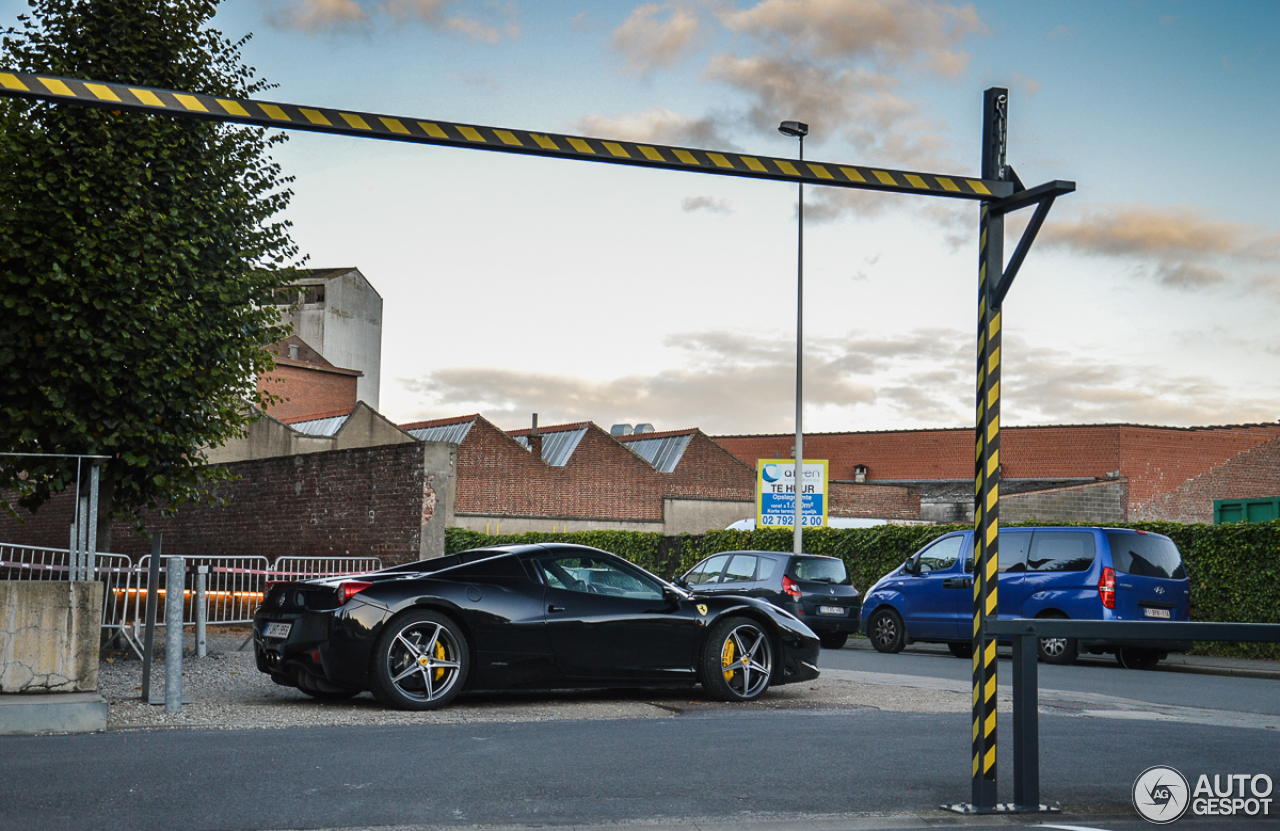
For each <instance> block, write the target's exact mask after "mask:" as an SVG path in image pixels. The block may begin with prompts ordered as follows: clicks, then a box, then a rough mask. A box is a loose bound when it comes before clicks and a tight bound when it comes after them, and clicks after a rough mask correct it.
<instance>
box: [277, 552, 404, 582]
mask: <svg viewBox="0 0 1280 831" xmlns="http://www.w3.org/2000/svg"><path fill="white" fill-rule="evenodd" d="M380 568H382V560H380V559H378V558H377V557H277V558H276V564H275V567H274V568H273V569H272V576H273V577H274V578H276V579H279V578H282V577H297V578H302V579H306V578H309V577H328V576H331V575H334V574H362V573H364V572H367V571H377V570H378V569H380Z"/></svg>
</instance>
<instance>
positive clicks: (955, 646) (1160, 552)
mask: <svg viewBox="0 0 1280 831" xmlns="http://www.w3.org/2000/svg"><path fill="white" fill-rule="evenodd" d="M999 561H1000V562H999V570H1000V576H999V578H998V580H999V582H998V584H997V602H998V611H999V614H1000V617H1001V618H1049V617H1053V618H1068V619H1071V620H1147V621H1150V620H1190V618H1191V583H1190V581H1189V580H1188V579H1187V571H1186V566H1185V565H1183V562H1182V555H1181V554H1180V553H1179V552H1178V546H1177V545H1175V544H1174V542H1173V540H1171V539H1169V538H1168V537H1166V536H1163V535H1161V534H1151V533H1147V532H1145V531H1132V530H1126V529H1120V528H1080V527H1071V528H1009V529H1002V530H1001V531H1000V555H999ZM973 568H974V556H973V531H958V532H956V533H953V534H947V535H945V536H942V537H939V538H938V539H936V540H934V541H933V542H931V543H930V544H929V545H927V546H925V547H924V548H922V549H920V550H919V551H917V552H916V553H915V554H913V555H912V556H911V558H910V559H908V560H907V561H906V562H905V563H903V564H902V565H901V566H899V567H898V568H896V569H894V570H893V571H891V572H889V573H888V574H886V575H885V576H884V577H882V578H880V580H879V581H878V582H877V583H876V584H875V585H874V586H872V587H871V588H870V589H869V590H868V591H867V593H866V594H865V595H864V596H863V601H862V631H863V632H865V633H866V635H867V637H868V638H870V639H871V644H872V646H874V647H875V648H876V649H877V650H878V651H880V652H889V653H893V652H900V651H901V650H902V648H903V647H904V646H906V645H907V644H909V643H912V642H915V641H926V642H934V643H945V644H947V646H948V647H950V649H951V654H953V655H955V656H956V657H958V658H969V657H972V655H973V642H972V639H971V636H972V633H973ZM1190 648H1191V643H1190V642H1184V641H1092V640H1081V641H1078V642H1077V640H1076V639H1074V638H1043V639H1041V641H1040V660H1042V661H1045V662H1047V663H1053V664H1070V663H1073V662H1074V661H1075V659H1076V656H1077V655H1079V654H1080V653H1081V652H1089V653H1094V654H1102V653H1107V652H1110V653H1114V654H1115V656H1116V659H1117V660H1118V661H1119V662H1120V664H1121V665H1122V666H1125V667H1129V668H1133V669H1149V668H1151V667H1154V666H1155V665H1156V664H1158V663H1159V662H1160V661H1161V660H1162V659H1164V658H1165V657H1167V656H1168V654H1169V653H1170V652H1185V651H1186V650H1188V649H1190Z"/></svg>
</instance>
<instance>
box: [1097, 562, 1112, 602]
mask: <svg viewBox="0 0 1280 831" xmlns="http://www.w3.org/2000/svg"><path fill="white" fill-rule="evenodd" d="M1098 597H1100V598H1102V605H1103V606H1106V607H1107V608H1108V609H1114V608H1115V607H1116V570H1115V569H1114V568H1104V569H1103V570H1102V578H1101V579H1100V580H1098Z"/></svg>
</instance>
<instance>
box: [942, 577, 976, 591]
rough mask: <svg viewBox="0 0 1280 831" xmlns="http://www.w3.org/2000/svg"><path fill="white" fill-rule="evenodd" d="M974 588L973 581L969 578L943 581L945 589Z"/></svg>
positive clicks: (950, 578) (952, 578)
mask: <svg viewBox="0 0 1280 831" xmlns="http://www.w3.org/2000/svg"><path fill="white" fill-rule="evenodd" d="M972 586H973V580H972V579H971V578H969V577H948V578H947V579H946V580H943V581H942V588H944V589H968V588H971V587H972Z"/></svg>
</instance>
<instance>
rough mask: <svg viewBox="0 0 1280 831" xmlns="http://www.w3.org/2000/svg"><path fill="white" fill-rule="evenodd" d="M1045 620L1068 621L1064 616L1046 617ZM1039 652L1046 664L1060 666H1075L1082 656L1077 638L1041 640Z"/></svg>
mask: <svg viewBox="0 0 1280 831" xmlns="http://www.w3.org/2000/svg"><path fill="white" fill-rule="evenodd" d="M1045 618H1047V619H1052V620H1067V619H1068V618H1066V617H1064V616H1062V615H1045ZM1037 651H1038V652H1039V653H1040V660H1041V661H1043V662H1044V663H1046V664H1058V665H1060V666H1068V665H1070V664H1074V663H1075V662H1076V658H1077V657H1078V656H1079V654H1080V649H1079V646H1078V645H1077V644H1076V639H1075V638H1041V639H1040V644H1039V646H1038V647H1037Z"/></svg>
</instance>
